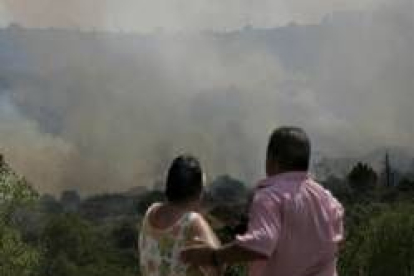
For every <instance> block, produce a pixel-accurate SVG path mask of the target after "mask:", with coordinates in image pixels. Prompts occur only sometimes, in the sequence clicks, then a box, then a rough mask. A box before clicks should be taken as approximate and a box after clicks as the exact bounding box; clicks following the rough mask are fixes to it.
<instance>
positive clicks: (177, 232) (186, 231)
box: [139, 204, 202, 276]
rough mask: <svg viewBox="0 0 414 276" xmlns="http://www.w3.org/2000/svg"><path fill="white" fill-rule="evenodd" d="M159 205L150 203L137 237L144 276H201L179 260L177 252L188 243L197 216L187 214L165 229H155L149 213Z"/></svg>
mask: <svg viewBox="0 0 414 276" xmlns="http://www.w3.org/2000/svg"><path fill="white" fill-rule="evenodd" d="M156 206H158V204H153V205H152V206H151V207H150V208H149V209H148V211H147V213H146V214H145V217H144V220H143V224H142V229H141V231H140V235H139V249H140V267H141V274H142V275H143V276H188V275H194V276H196V275H202V274H200V271H199V270H195V269H190V268H189V267H188V266H187V265H185V264H184V263H182V262H181V260H180V251H181V249H182V248H184V247H185V246H187V245H189V244H190V243H191V239H192V237H191V236H190V235H191V233H190V226H191V222H192V221H193V219H194V216H196V213H193V212H188V213H185V214H184V215H182V216H181V218H180V219H178V220H177V221H176V222H175V223H174V224H173V225H172V226H170V227H168V228H166V229H157V228H154V227H153V226H152V225H151V223H150V222H149V220H148V214H150V213H151V211H152V210H153V209H154V208H155V207H156Z"/></svg>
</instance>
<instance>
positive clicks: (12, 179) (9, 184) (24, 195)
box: [0, 155, 40, 276]
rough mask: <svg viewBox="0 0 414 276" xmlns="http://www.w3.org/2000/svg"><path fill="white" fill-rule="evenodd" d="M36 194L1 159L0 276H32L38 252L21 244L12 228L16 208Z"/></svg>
mask: <svg viewBox="0 0 414 276" xmlns="http://www.w3.org/2000/svg"><path fill="white" fill-rule="evenodd" d="M36 197H37V194H36V192H35V191H34V190H33V189H32V188H31V186H30V185H29V184H28V183H27V181H26V180H25V179H24V178H22V177H19V176H18V175H17V174H15V173H14V172H13V171H12V170H11V168H10V167H9V166H8V165H7V164H6V163H5V162H4V159H3V157H2V156H1V155H0V275H4V276H14V275H22V276H26V275H27V276H29V275H33V274H34V273H35V271H37V269H38V265H39V260H40V252H39V251H38V250H37V249H36V248H34V247H33V246H31V245H29V244H28V243H26V242H25V241H23V239H22V236H21V233H20V232H19V231H18V229H17V228H16V227H15V225H14V224H13V216H14V214H15V213H16V211H17V210H18V209H19V208H23V207H25V206H27V205H28V204H29V203H32V202H34V200H35V199H36Z"/></svg>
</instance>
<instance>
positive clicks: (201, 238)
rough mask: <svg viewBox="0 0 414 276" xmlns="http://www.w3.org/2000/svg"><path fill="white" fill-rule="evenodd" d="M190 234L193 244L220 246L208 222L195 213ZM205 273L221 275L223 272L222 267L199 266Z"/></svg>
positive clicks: (211, 246)
mask: <svg viewBox="0 0 414 276" xmlns="http://www.w3.org/2000/svg"><path fill="white" fill-rule="evenodd" d="M192 236H193V237H194V239H193V245H194V244H198V245H203V246H206V247H209V248H212V249H217V248H219V247H220V245H221V243H220V241H219V239H218V238H217V235H216V234H215V233H214V231H213V229H212V228H211V227H210V225H209V224H208V222H207V221H206V220H205V219H204V218H203V217H202V216H201V215H199V214H197V215H196V216H195V218H194V221H193V223H192ZM201 269H202V271H203V273H204V274H205V275H209V276H210V275H217V276H218V275H221V274H222V273H223V272H224V267H213V266H208V267H202V268H201Z"/></svg>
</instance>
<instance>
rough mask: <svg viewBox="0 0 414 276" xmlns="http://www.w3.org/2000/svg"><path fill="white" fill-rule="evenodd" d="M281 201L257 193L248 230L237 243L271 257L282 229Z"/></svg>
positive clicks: (238, 238)
mask: <svg viewBox="0 0 414 276" xmlns="http://www.w3.org/2000/svg"><path fill="white" fill-rule="evenodd" d="M280 216H281V214H280V201H279V200H277V199H275V198H270V197H269V196H266V195H263V194H260V192H259V194H257V195H256V196H255V197H254V199H253V202H252V205H251V209H250V215H249V223H248V230H247V232H246V233H245V234H244V235H239V236H237V237H236V244H238V245H239V246H241V247H244V248H247V249H250V250H252V251H255V252H257V253H260V254H263V255H265V256H267V257H270V256H271V255H272V253H273V252H274V251H275V249H276V246H277V243H278V240H279V237H280V231H281V217H280Z"/></svg>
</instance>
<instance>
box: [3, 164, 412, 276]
mask: <svg viewBox="0 0 414 276" xmlns="http://www.w3.org/2000/svg"><path fill="white" fill-rule="evenodd" d="M413 176H414V171H411V172H406V173H404V174H402V175H400V177H398V181H396V179H397V177H395V171H394V170H393V168H391V167H390V166H389V164H388V163H387V159H386V163H385V166H384V169H383V170H382V171H381V172H376V171H375V170H374V169H372V168H371V167H370V166H369V164H365V163H357V164H355V165H354V166H353V168H352V169H351V170H350V171H349V172H348V174H347V175H346V176H345V177H344V178H338V177H330V178H328V179H327V180H326V181H324V182H323V185H324V186H325V187H327V188H328V189H329V190H330V191H331V192H332V193H333V194H334V195H335V196H336V197H338V199H339V200H340V201H341V202H342V203H343V204H344V206H345V208H346V243H345V246H344V248H343V249H342V251H341V254H340V257H339V264H338V266H339V275H343V276H348V275H349V276H351V275H359V276H371V275H372V276H382V275H384V276H385V275H398V276H412V275H414V177H413ZM207 187H208V188H207V191H206V196H205V199H204V202H203V204H204V208H203V210H204V212H205V214H206V216H207V218H208V220H209V221H210V223H211V224H212V225H213V227H214V228H215V230H216V231H217V233H218V234H219V236H220V238H221V239H222V240H223V241H230V240H231V239H232V237H233V236H234V235H235V234H236V233H240V232H242V231H243V229H244V227H245V223H246V215H245V214H246V210H247V209H248V202H249V196H250V194H251V193H250V190H249V189H248V186H247V185H246V184H245V183H242V182H241V181H239V180H237V179H234V178H232V177H230V176H221V177H218V178H216V179H215V180H213V181H212V183H210V184H209V185H208V186H207ZM162 200H164V195H163V193H162V192H161V191H160V190H156V189H148V190H146V189H134V190H131V191H129V192H126V193H118V194H101V195H94V196H89V197H86V198H81V197H80V195H79V194H78V193H77V192H76V191H64V192H62V194H61V195H60V197H55V196H52V195H47V194H43V195H40V194H39V193H38V192H37V191H36V190H34V189H33V188H32V186H31V185H30V183H28V181H27V180H25V178H24V177H23V176H20V175H18V174H16V173H15V172H14V171H13V169H12V168H11V167H10V166H9V165H8V164H7V163H6V161H4V159H3V157H2V158H1V166H0V275H3V276H17V275H19V276H75V275H76V276H82V275H85V276H86V275H88V276H94V275H97V276H98V275H99V276H106V275H108V276H109V275H125V276H129V275H131V276H132V275H135V276H136V275H140V273H139V264H138V256H139V252H138V249H137V246H136V245H137V236H138V233H139V228H140V219H141V218H142V216H143V214H144V213H145V210H146V208H147V207H148V206H149V205H150V204H151V203H152V202H155V201H162ZM245 273H246V269H245V266H244V265H239V266H234V267H229V268H228V269H227V272H226V275H237V276H241V275H245Z"/></svg>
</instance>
